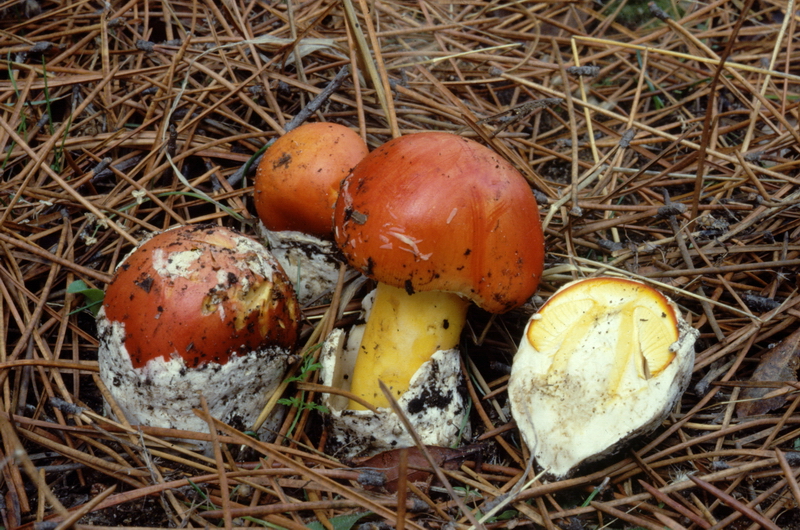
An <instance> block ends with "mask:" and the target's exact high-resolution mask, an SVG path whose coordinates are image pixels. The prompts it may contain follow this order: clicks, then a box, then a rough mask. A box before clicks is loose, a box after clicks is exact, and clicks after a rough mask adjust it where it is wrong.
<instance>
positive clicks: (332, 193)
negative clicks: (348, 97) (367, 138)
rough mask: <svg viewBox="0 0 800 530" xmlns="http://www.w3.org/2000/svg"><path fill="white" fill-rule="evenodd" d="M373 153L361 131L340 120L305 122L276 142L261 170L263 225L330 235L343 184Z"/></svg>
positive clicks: (258, 198) (258, 197) (258, 194)
mask: <svg viewBox="0 0 800 530" xmlns="http://www.w3.org/2000/svg"><path fill="white" fill-rule="evenodd" d="M368 152H369V150H368V149H367V144H366V143H364V140H362V139H361V137H360V136H359V135H358V133H356V132H355V131H353V130H352V129H349V128H347V127H345V126H344V125H339V124H336V123H327V122H319V123H306V124H304V125H301V126H300V127H298V128H296V129H293V130H291V131H289V132H287V133H286V134H284V135H283V136H281V137H280V138H278V139H277V140H275V142H274V143H273V144H272V145H271V146H270V147H269V149H267V150H266V151H265V152H264V156H263V157H262V159H261V162H260V163H259V165H258V170H257V171H256V180H255V189H254V198H255V206H256V210H257V211H258V216H259V218H260V219H261V221H262V222H263V223H264V226H266V227H267V229H269V230H273V231H283V230H292V231H296V232H303V233H305V234H311V235H313V236H316V237H320V238H327V239H330V238H331V230H332V222H331V218H332V216H333V205H334V203H335V202H336V197H337V195H338V193H339V184H340V183H341V181H342V179H343V178H345V177H346V176H347V174H348V173H350V170H351V169H352V168H353V167H354V166H355V165H356V164H357V163H358V162H359V161H360V160H361V159H362V158H364V156H365V155H366V154H367V153H368Z"/></svg>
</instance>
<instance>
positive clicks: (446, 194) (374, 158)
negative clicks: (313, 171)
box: [334, 132, 544, 313]
mask: <svg viewBox="0 0 800 530" xmlns="http://www.w3.org/2000/svg"><path fill="white" fill-rule="evenodd" d="M334 237H335V239H336V243H337V245H338V246H339V248H340V249H341V250H342V252H343V253H344V255H345V256H346V257H347V260H348V261H349V262H350V264H351V265H352V266H354V267H356V268H357V269H360V270H361V271H362V272H363V273H364V274H366V275H367V276H369V277H371V278H373V279H375V280H377V281H379V282H385V283H388V284H391V285H395V286H399V287H403V288H405V289H406V291H408V292H409V293H412V292H415V291H447V292H453V293H457V294H459V295H461V296H464V297H467V298H469V299H471V300H473V301H474V302H475V303H476V304H477V305H478V306H480V307H481V308H483V309H485V310H487V311H490V312H493V313H503V312H505V311H508V310H510V309H513V308H515V307H517V306H519V305H521V304H523V303H524V302H525V301H526V300H527V299H528V298H529V297H530V296H531V295H533V293H534V292H535V291H536V287H537V285H538V283H539V279H540V276H541V273H542V269H543V266H544V237H543V234H542V229H541V224H540V221H539V210H538V208H537V205H536V199H535V198H534V195H533V192H532V191H531V188H530V186H529V185H528V183H527V182H526V180H525V179H524V177H523V176H522V175H521V174H520V173H519V172H518V171H517V170H516V169H515V168H514V167H513V166H512V165H511V164H509V163H508V162H507V161H506V160H504V159H503V158H501V157H500V156H499V155H497V154H496V153H495V152H494V151H492V150H491V149H489V148H487V147H484V146H483V145H481V144H478V143H476V142H474V141H472V140H468V139H466V138H462V137H460V136H457V135H454V134H450V133H440V132H428V133H418V134H412V135H408V136H403V137H400V138H396V139H394V140H391V141H389V142H387V143H385V144H384V145H382V146H381V147H379V148H378V149H376V150H375V151H373V152H372V153H370V154H369V155H367V156H366V157H365V158H364V159H363V160H362V161H361V162H359V164H358V165H357V166H356V167H355V168H354V169H353V172H352V173H351V174H350V175H348V177H347V178H346V179H345V180H344V181H343V182H342V187H341V190H340V194H339V199H338V200H337V202H336V208H335V212H334Z"/></svg>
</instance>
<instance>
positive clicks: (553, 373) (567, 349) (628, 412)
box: [508, 278, 699, 477]
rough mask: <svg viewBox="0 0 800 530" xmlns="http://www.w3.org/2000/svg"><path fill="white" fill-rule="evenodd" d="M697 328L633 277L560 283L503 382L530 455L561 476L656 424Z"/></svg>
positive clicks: (674, 396) (688, 368)
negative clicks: (508, 376)
mask: <svg viewBox="0 0 800 530" xmlns="http://www.w3.org/2000/svg"><path fill="white" fill-rule="evenodd" d="M698 335H699V333H698V332H697V330H695V329H694V328H692V327H691V326H689V324H688V323H687V322H686V321H685V320H684V319H683V317H682V316H681V314H680V311H679V310H678V308H677V306H676V305H675V304H674V303H673V302H672V301H671V300H669V299H667V298H666V297H664V296H663V295H662V294H661V293H660V292H658V291H657V290H655V289H653V288H651V287H649V286H647V285H645V284H643V283H640V282H637V281H633V280H627V279H621V278H590V279H585V280H578V281H575V282H571V283H569V284H567V285H565V286H564V287H562V288H561V289H559V290H558V291H557V292H556V293H555V294H554V295H553V296H552V297H551V298H550V299H549V300H548V301H547V303H546V304H545V305H544V306H542V308H541V310H540V311H539V312H538V313H536V314H535V315H533V317H532V318H531V320H530V321H529V322H528V326H527V327H526V329H525V336H524V337H523V339H522V342H521V344H520V347H519V351H518V352H517V355H516V356H515V357H514V364H513V367H512V371H511V379H510V381H509V384H508V394H509V400H510V403H511V412H512V414H513V416H514V418H515V419H516V421H517V425H518V427H519V429H520V431H521V433H522V437H523V439H524V440H525V443H526V444H527V445H528V447H529V448H530V450H531V452H532V453H533V454H534V455H535V456H536V460H537V463H538V464H539V465H540V466H541V467H542V468H544V469H546V470H547V471H548V473H549V474H550V475H552V476H554V477H563V476H565V475H567V474H569V473H570V471H572V470H573V469H574V468H576V467H577V466H578V465H580V464H581V463H583V462H587V461H591V460H596V459H598V458H600V457H602V456H605V455H607V454H609V453H611V452H613V451H614V450H615V449H617V448H618V447H620V445H621V444H622V443H623V442H625V441H627V440H629V439H630V438H632V437H633V436H635V435H637V434H640V433H643V432H647V431H649V430H651V429H653V428H655V427H657V426H658V425H659V424H660V423H661V422H662V420H663V419H664V418H665V417H666V415H667V414H668V413H669V412H670V410H671V409H672V407H673V406H674V404H675V402H676V401H677V400H678V399H679V398H680V396H681V395H682V393H683V391H684V390H685V389H686V385H687V384H688V382H689V377H690V376H691V372H692V367H693V365H694V342H695V340H696V339H697V336H698Z"/></svg>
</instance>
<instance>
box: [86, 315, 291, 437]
mask: <svg viewBox="0 0 800 530" xmlns="http://www.w3.org/2000/svg"><path fill="white" fill-rule="evenodd" d="M101 311H102V310H101ZM100 316H101V317H102V315H100ZM97 322H98V334H99V335H100V337H101V340H100V351H99V354H98V357H99V361H100V362H99V364H100V378H101V380H102V381H103V383H104V384H105V385H106V387H108V390H109V393H110V394H111V396H112V397H113V398H114V400H115V401H116V403H117V405H118V406H119V408H120V410H121V411H122V413H123V414H124V415H125V418H126V419H127V420H128V421H129V422H130V423H131V424H133V425H147V426H151V427H161V428H169V429H180V430H184V431H193V432H203V433H208V432H209V430H208V424H207V423H206V421H205V420H204V419H203V418H201V417H199V416H197V415H195V414H194V413H193V412H192V409H202V406H201V403H200V396H201V392H202V395H203V396H205V398H206V402H207V403H208V408H209V412H210V413H211V415H212V416H213V417H214V418H217V419H219V420H221V421H222V422H224V423H226V424H229V425H231V426H233V427H235V428H237V429H240V430H245V429H250V428H252V426H253V423H254V422H255V420H256V418H257V417H258V415H259V413H260V412H261V410H262V409H263V407H264V405H266V403H267V401H268V400H269V398H270V397H271V396H272V394H274V392H275V391H276V389H277V388H278V385H279V384H280V382H281V381H282V379H283V377H284V374H285V373H286V369H287V366H288V357H289V351H288V350H284V349H281V348H265V349H263V350H259V351H251V352H249V353H247V354H246V355H236V356H233V357H231V358H230V360H229V361H228V363H226V364H224V365H220V364H217V363H207V364H204V365H202V366H200V367H199V368H187V366H186V364H185V363H184V361H183V359H181V358H179V357H176V358H173V359H171V360H169V361H165V360H164V359H163V358H161V357H159V358H156V359H153V360H151V361H149V362H148V363H147V364H146V365H145V366H144V367H142V368H134V367H133V365H132V363H131V360H130V357H129V355H128V352H127V351H126V349H125V345H124V342H123V340H124V337H125V330H124V325H123V324H121V323H119V322H109V321H108V320H107V319H105V318H99V319H98V321H97ZM273 420H274V421H269V420H268V421H267V422H266V423H265V424H264V426H262V428H261V429H260V430H259V436H260V437H261V438H262V439H267V438H269V437H270V433H271V432H272V430H273V429H272V428H270V426H272V427H274V424H275V422H276V421H280V418H279V417H274V418H273ZM198 445H199V446H200V447H202V448H207V446H208V444H207V443H199V444H198Z"/></svg>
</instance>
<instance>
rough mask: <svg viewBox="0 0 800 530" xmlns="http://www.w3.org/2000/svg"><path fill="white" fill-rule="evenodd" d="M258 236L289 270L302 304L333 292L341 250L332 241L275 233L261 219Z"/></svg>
mask: <svg viewBox="0 0 800 530" xmlns="http://www.w3.org/2000/svg"><path fill="white" fill-rule="evenodd" d="M259 235H260V236H261V237H263V238H264V239H265V240H266V241H267V245H268V246H269V250H270V253H271V254H272V255H273V256H274V257H275V259H276V260H278V263H280V264H281V267H283V270H284V271H286V276H288V277H289V281H291V282H292V285H293V286H294V290H295V294H296V295H297V300H298V301H299V302H300V305H302V306H306V305H308V304H310V303H311V302H314V301H317V300H319V299H321V298H323V297H325V296H328V295H330V294H331V293H332V292H333V289H334V287H336V283H337V282H338V280H339V267H340V266H341V261H340V260H338V259H337V258H336V255H337V254H338V250H337V249H336V246H335V245H334V244H333V243H332V242H331V241H325V240H324V239H320V238H318V237H314V236H310V235H308V234H303V233H302V232H293V231H291V230H286V231H282V232H273V231H271V230H267V229H266V228H265V227H264V225H263V224H261V223H260V222H259Z"/></svg>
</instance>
